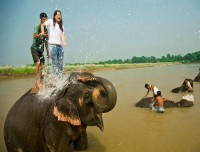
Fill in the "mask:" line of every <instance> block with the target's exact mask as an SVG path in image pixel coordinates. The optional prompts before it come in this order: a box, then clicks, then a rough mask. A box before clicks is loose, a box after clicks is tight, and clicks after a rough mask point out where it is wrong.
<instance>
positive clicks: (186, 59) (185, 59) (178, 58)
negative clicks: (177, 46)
mask: <svg viewBox="0 0 200 152" xmlns="http://www.w3.org/2000/svg"><path fill="white" fill-rule="evenodd" d="M157 62H181V63H194V62H200V51H197V52H193V53H187V54H185V55H180V54H179V55H170V54H167V55H166V56H162V57H160V58H156V57H154V56H151V57H146V56H141V57H136V56H133V57H132V58H130V59H126V60H122V59H114V60H108V61H101V62H99V64H122V63H157Z"/></svg>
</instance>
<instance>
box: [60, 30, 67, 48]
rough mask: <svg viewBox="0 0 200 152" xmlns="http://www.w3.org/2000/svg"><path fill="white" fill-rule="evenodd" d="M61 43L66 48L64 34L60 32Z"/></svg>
mask: <svg viewBox="0 0 200 152" xmlns="http://www.w3.org/2000/svg"><path fill="white" fill-rule="evenodd" d="M61 41H62V44H63V46H64V47H66V46H67V41H66V38H65V34H64V32H62V35H61Z"/></svg>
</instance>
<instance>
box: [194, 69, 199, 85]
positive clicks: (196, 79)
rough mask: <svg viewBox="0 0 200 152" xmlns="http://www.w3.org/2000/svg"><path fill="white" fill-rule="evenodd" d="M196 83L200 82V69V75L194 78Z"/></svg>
mask: <svg viewBox="0 0 200 152" xmlns="http://www.w3.org/2000/svg"><path fill="white" fill-rule="evenodd" d="M194 82H200V68H199V73H198V74H197V76H196V77H195V78H194Z"/></svg>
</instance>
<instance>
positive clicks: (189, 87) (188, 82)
mask: <svg viewBox="0 0 200 152" xmlns="http://www.w3.org/2000/svg"><path fill="white" fill-rule="evenodd" d="M184 84H185V85H186V88H187V90H186V92H193V86H192V85H191V83H190V81H189V79H185V80H184V82H183V85H184ZM183 85H182V86H183Z"/></svg>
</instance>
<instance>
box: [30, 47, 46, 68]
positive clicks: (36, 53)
mask: <svg viewBox="0 0 200 152" xmlns="http://www.w3.org/2000/svg"><path fill="white" fill-rule="evenodd" d="M31 54H32V57H33V61H34V63H36V62H37V61H40V64H44V62H45V59H44V55H43V53H42V52H40V51H38V50H35V49H34V48H32V47H31Z"/></svg>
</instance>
